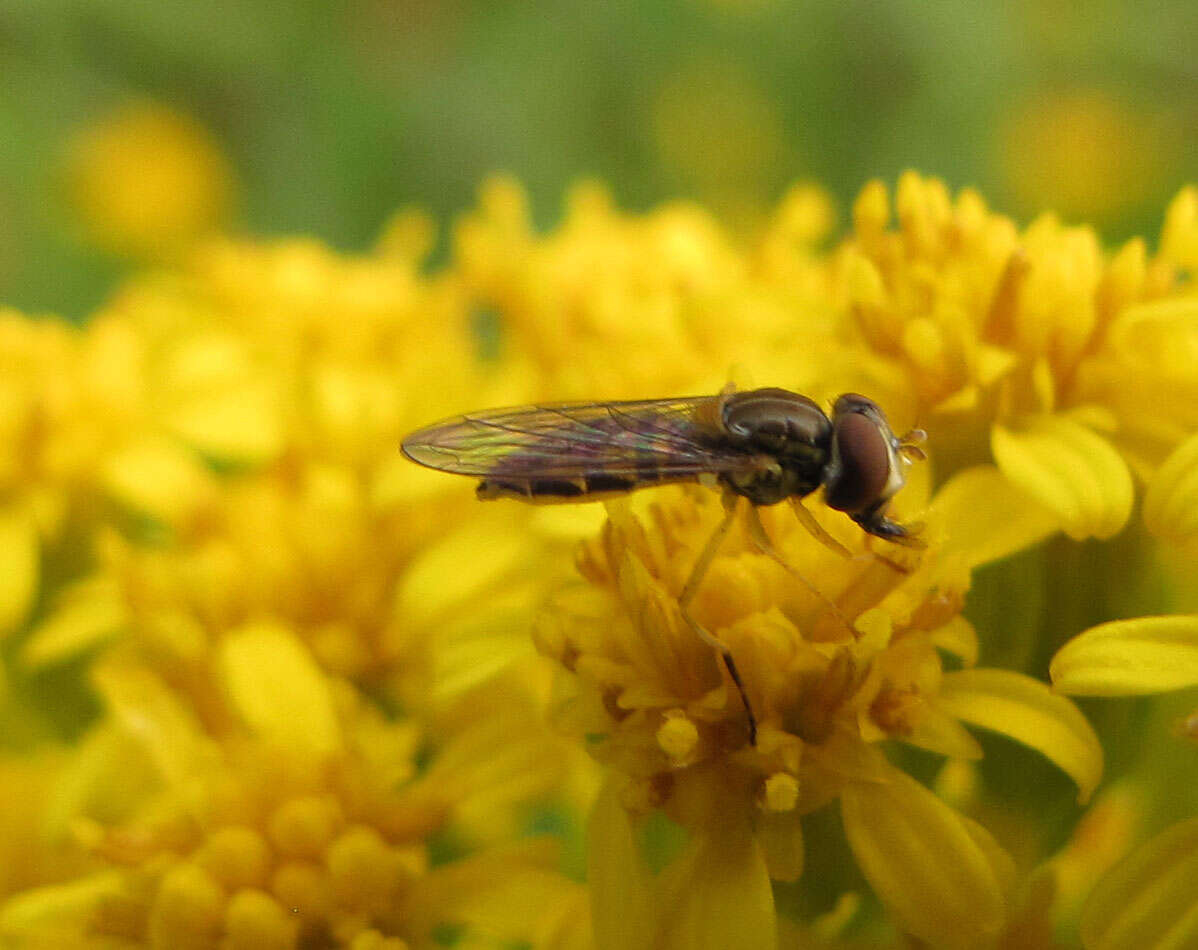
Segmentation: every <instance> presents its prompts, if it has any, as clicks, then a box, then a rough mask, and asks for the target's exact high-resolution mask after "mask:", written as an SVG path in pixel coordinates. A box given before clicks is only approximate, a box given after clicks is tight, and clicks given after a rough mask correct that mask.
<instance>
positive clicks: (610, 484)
mask: <svg viewBox="0 0 1198 950" xmlns="http://www.w3.org/2000/svg"><path fill="white" fill-rule="evenodd" d="M584 480H585V481H586V485H587V491H588V492H595V493H598V492H608V491H632V489H634V488H636V487H638V481H637V479H634V478H629V477H628V476H627V475H609V474H606V473H604V472H596V473H595V474H594V475H588V476H587V477H586V478H585V479H584Z"/></svg>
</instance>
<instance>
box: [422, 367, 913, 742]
mask: <svg viewBox="0 0 1198 950" xmlns="http://www.w3.org/2000/svg"><path fill="white" fill-rule="evenodd" d="M925 437H926V436H925V435H924V433H923V432H922V431H920V430H913V431H912V432H910V433H908V434H907V435H905V436H903V437H902V438H897V437H896V436H895V435H894V433H893V432H892V431H891V429H890V424H889V423H888V422H887V420H886V416H885V414H884V413H883V412H882V410H881V408H880V407H879V406H878V405H877V403H875V402H874V401H873V400H871V399H867V398H866V397H865V396H860V395H857V394H856V393H846V394H844V395H843V396H840V397H839V398H838V399H837V400H836V402H835V404H834V405H833V406H832V412H831V415H828V414H827V413H825V412H824V410H823V409H821V408H820V406H819V405H818V404H817V403H816V402H815V401H814V400H812V399H810V398H808V397H807V396H803V395H800V394H799V393H793V392H790V391H788V390H785V389H777V388H767V389H754V390H749V391H747V392H735V391H733V390H732V389H731V388H728V389H726V390H725V391H724V392H722V393H720V394H719V395H717V396H691V397H684V398H678V399H647V400H633V401H622V402H566V403H549V404H543V405H536V406H521V407H517V408H513V409H494V410H487V411H484V412H479V413H470V414H467V415H463V416H455V417H453V418H451V419H446V420H444V421H442V422H438V423H434V424H433V425H431V426H428V427H426V428H423V429H420V430H418V431H416V432H413V433H412V434H411V435H409V436H408V437H407V438H406V439H404V440H403V446H402V448H403V453H404V455H406V456H407V457H408V458H410V459H411V460H412V461H414V462H418V463H419V464H421V465H425V466H427V467H429V468H434V469H439V470H440V471H444V472H454V473H456V474H459V475H472V476H475V477H477V478H479V479H480V481H479V483H478V497H479V498H480V499H492V498H516V499H519V500H520V501H526V502H533V503H540V504H553V503H568V502H582V501H594V500H596V499H599V498H604V497H611V496H613V495H620V494H624V493H627V492H630V491H634V490H636V489H639V488H647V487H650V486H653V485H667V484H677V483H682V482H704V483H707V484H710V483H711V482H712V480H714V481H715V482H716V483H718V484H719V485H720V486H722V488H723V490H724V517H723V519H722V520H721V522H720V524H719V526H718V527H717V528H716V529H715V531H714V532H713V534H712V536H711V538H710V539H709V540H708V542H707V544H706V546H705V547H704V548H703V551H702V552H701V553H700V554H699V557H698V559H697V560H696V562H695V565H694V567H693V568H692V570H691V573H690V576H689V578H688V580H687V582H686V584H685V585H684V586H683V589H682V592H681V593H680V594H679V597H678V604H679V608H680V610H681V613H682V616H683V618H684V619H685V620H686V622H687V624H688V625H689V626H690V627H691V628H692V629H693V630H694V631H695V633H696V634H697V635H698V636H699V637H700V638H701V639H702V640H703V641H704V642H705V643H707V644H708V645H710V646H711V647H712V648H713V649H715V650H716V651H717V652H718V653H719V654H720V656H721V658H722V659H723V661H724V665H725V666H726V667H727V669H728V673H729V675H730V676H731V678H732V681H733V683H735V684H736V687H737V689H738V690H739V691H740V696H741V699H742V700H743V701H744V704H745V711H746V716H747V719H748V724H749V741H750V742H751V743H753V744H755V743H756V735H757V723H756V719H755V717H754V715H753V710H752V707H751V706H750V704H749V700H748V696H747V695H746V694H745V689H744V685H743V684H742V683H741V679H740V674H739V673H738V671H737V668H736V663H735V661H734V660H733V658H732V654H731V651H730V650H729V648H728V646H727V645H726V644H724V643H723V642H722V641H721V640H719V639H718V638H716V637H715V636H713V635H712V634H711V633H710V632H708V631H707V630H705V629H704V628H703V627H702V626H700V625H699V623H697V622H696V621H695V620H694V618H693V617H691V615H690V609H689V608H690V604H691V602H692V601H693V600H694V597H695V594H696V593H697V591H698V589H699V585H700V583H701V582H702V580H703V577H704V575H705V574H706V572H707V568H708V567H709V566H710V564H711V562H712V560H713V559H714V558H715V555H716V552H717V551H718V549H719V546H720V544H721V543H722V542H723V540H724V538H725V537H726V536H727V534H728V531H729V529H730V528H731V526H732V522H733V519H734V517H735V514H736V510H737V508H738V507H740V499H742V498H744V499H747V500H748V502H749V504H748V506H747V511H748V522H747V524H748V528H749V533H750V536H751V537H752V538H753V541H754V543H755V544H756V545H757V546H758V547H759V548H760V549H761V550H762V551H763V552H764V553H765V554H767V555H769V556H770V557H772V558H773V559H774V560H776V561H778V563H780V564H782V566H783V567H785V568H786V569H787V570H788V571H790V572H791V573H792V574H794V575H796V576H797V577H798V578H799V579H800V580H802V581H803V583H804V584H806V585H807V586H808V587H811V584H810V583H809V582H808V581H807V580H806V579H805V578H803V577H802V575H801V574H798V572H797V571H796V570H795V569H794V568H793V567H791V566H789V565H787V564H786V562H785V561H784V560H783V559H782V557H781V555H779V554H778V553H777V552H776V551H775V549H774V548H773V545H772V544H771V543H770V540H769V537H768V535H767V534H766V532H765V527H764V525H763V524H762V523H761V517H760V515H758V513H757V507H758V506H761V505H775V504H778V503H779V502H782V501H787V502H789V503H790V504H791V506H792V507H793V509H794V511H795V514H796V515H797V516H798V518H799V521H800V522H801V523H802V524H803V526H804V527H805V528H807V530H809V531H810V532H811V533H812V534H814V535H815V536H816V537H817V538H818V539H819V540H820V541H821V542H823V543H824V544H825V545H827V546H828V547H831V548H833V549H834V550H836V551H838V552H839V553H841V554H843V555H846V556H847V555H848V553H849V552H848V551H847V550H846V549H845V548H844V546H843V545H841V544H840V542H838V541H837V540H836V539H835V538H833V537H832V536H831V535H829V534H828V533H827V532H826V531H825V530H824V529H823V528H822V527H821V526H820V524H819V522H818V521H816V520H815V518H814V516H812V514H811V513H810V512H809V511H808V510H807V509H806V508H805V507H804V506H803V504H802V503H801V499H802V498H804V497H806V496H807V495H810V494H811V493H812V492H814V491H815V490H816V489H818V488H820V487H822V488H823V489H824V502H825V503H826V504H827V505H828V507H830V508H833V509H835V510H837V511H843V512H844V513H845V514H847V515H848V516H849V517H850V518H851V519H852V520H853V521H855V522H856V523H857V524H858V525H860V526H861V528H862V529H863V530H865V531H866V532H868V533H869V534H871V535H874V536H876V537H879V538H884V539H886V540H887V541H892V542H895V543H897V544H905V545H908V546H910V547H922V546H923V542H922V541H921V540H920V539H919V538H918V537H916V536H915V532H914V530H913V529H912V528H911V527H909V526H904V525H902V524H899V523H898V522H895V521H892V520H891V519H890V518H888V517H887V515H886V508H887V505H888V503H889V502H890V499H891V498H893V497H894V495H895V494H896V493H897V492H898V491H899V489H900V488H902V487H903V484H904V483H905V480H906V474H905V472H906V464H907V463H908V462H909V461H910V460H911V459H922V458H923V457H924V455H923V451H922V450H921V449H920V448H919V443H920V442H922V441H923V439H924V438H925ZM812 589H813V590H814V588H812ZM816 593H817V594H818V593H819V592H818V591H816ZM820 596H823V595H822V594H821V595H820ZM825 599H826V598H825ZM833 609H835V605H833ZM846 623H847V622H846Z"/></svg>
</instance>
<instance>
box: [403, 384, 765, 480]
mask: <svg viewBox="0 0 1198 950" xmlns="http://www.w3.org/2000/svg"><path fill="white" fill-rule="evenodd" d="M718 398H719V397H717V396H693V397H684V398H679V399H649V400H641V401H628V402H578V403H556V404H545V405H537V406H519V407H516V408H513V409H495V410H489V411H484V412H479V413H470V414H468V415H464V416H455V417H454V418H452V419H446V420H444V421H442V422H438V423H435V424H433V425H431V426H428V427H427V428H424V429H420V430H419V431H417V432H414V433H412V434H411V435H409V436H408V437H407V438H406V439H404V441H403V452H404V454H405V455H407V457H408V458H410V459H412V460H413V461H414V462H419V463H420V464H421V465H427V466H428V467H429V468H436V469H440V470H442V471H445V472H456V473H458V474H462V475H476V476H479V477H481V478H488V477H494V476H504V477H508V478H519V479H581V478H587V477H588V476H594V475H612V476H620V477H622V478H627V479H630V480H634V481H646V482H649V481H668V480H670V479H686V478H694V477H696V476H698V475H702V474H704V473H712V474H719V473H722V472H733V471H742V470H744V469H746V468H747V467H749V466H750V465H751V463H752V458H753V456H752V454H751V453H749V452H748V451H746V450H743V449H740V448H738V447H737V446H734V445H729V444H728V442H727V439H726V437H725V436H724V435H723V433H722V432H721V431H720V429H718V428H717V426H716V425H715V423H714V421H713V420H714V418H715V410H716V404H717V401H718Z"/></svg>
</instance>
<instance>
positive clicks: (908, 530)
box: [849, 502, 928, 548]
mask: <svg viewBox="0 0 1198 950" xmlns="http://www.w3.org/2000/svg"><path fill="white" fill-rule="evenodd" d="M849 517H850V518H852V519H853V520H854V521H855V522H857V524H859V525H861V527H862V528H864V529H865V530H866V531H867V532H869V533H870V534H872V535H873V536H874V537H875V538H882V539H883V540H884V541H890V542H893V543H894V544H901V545H902V546H903V547H907V548H926V547H927V546H928V543H927V542H926V541H924V539H923V538H920V537H917V535H918V534H919V532H920V531H921V530H922V528H923V525H922V524H910V525H901V524H899V523H898V522H897V521H891V520H890V519H889V518H887V517H886V502H879V503H878V504H876V505H872V506H870V507H869V508H866V509H865V510H864V511H861V512H858V513H857V514H850V515H849Z"/></svg>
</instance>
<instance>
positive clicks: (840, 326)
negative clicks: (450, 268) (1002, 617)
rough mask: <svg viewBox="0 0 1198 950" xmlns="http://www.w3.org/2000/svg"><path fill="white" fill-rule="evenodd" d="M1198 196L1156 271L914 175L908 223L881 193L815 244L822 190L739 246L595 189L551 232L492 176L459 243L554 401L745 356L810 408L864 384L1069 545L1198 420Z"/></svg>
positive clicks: (675, 385)
mask: <svg viewBox="0 0 1198 950" xmlns="http://www.w3.org/2000/svg"><path fill="white" fill-rule="evenodd" d="M1195 195H1196V193H1195V191H1194V190H1193V189H1187V190H1184V191H1183V192H1182V193H1181V194H1180V195H1179V196H1178V197H1177V199H1176V200H1175V201H1174V202H1173V204H1172V205H1171V206H1170V208H1169V209H1168V212H1167V214H1166V221H1165V228H1164V231H1163V233H1162V237H1161V249H1160V251H1159V253H1158V254H1157V255H1156V256H1154V257H1153V256H1150V255H1149V254H1148V251H1147V249H1146V245H1145V243H1144V242H1143V241H1142V240H1139V239H1136V240H1133V241H1130V242H1129V243H1128V244H1126V245H1125V246H1124V247H1122V248H1120V249H1118V250H1117V251H1115V252H1113V253H1107V252H1105V251H1104V249H1103V247H1102V245H1101V243H1100V240H1099V238H1098V235H1097V234H1096V233H1095V232H1094V231H1093V230H1092V229H1090V228H1087V227H1067V226H1065V225H1063V224H1062V223H1061V222H1060V221H1059V220H1058V219H1057V218H1055V217H1053V216H1052V215H1045V216H1043V217H1041V218H1039V219H1037V220H1036V221H1034V222H1033V223H1032V224H1031V225H1029V226H1028V227H1027V228H1026V229H1025V230H1023V231H1022V232H1020V231H1019V229H1017V228H1016V226H1015V225H1014V223H1013V222H1012V221H1011V220H1009V219H1008V218H1005V217H1003V216H1001V215H998V214H994V213H993V212H991V211H990V210H989V209H988V208H987V206H986V204H985V202H984V201H983V199H982V198H981V196H979V195H978V194H977V193H976V192H973V191H970V190H965V191H963V192H961V193H960V195H958V196H957V198H956V199H955V200H954V199H953V198H952V197H951V196H950V195H949V192H948V189H947V188H946V187H945V186H944V184H943V183H941V182H939V181H936V180H934V179H924V178H921V177H920V176H918V175H916V174H915V173H907V174H905V175H904V176H903V177H902V178H901V179H900V181H899V185H898V189H897V192H896V195H895V197H894V211H895V213H896V216H897V228H892V227H891V217H892V209H891V199H890V196H889V195H888V194H887V192H886V189H885V187H884V186H883V185H882V184H881V183H879V182H873V183H871V184H870V185H867V186H866V187H865V188H864V189H863V190H862V192H861V195H860V197H859V198H858V199H857V201H856V203H855V205H854V212H853V220H854V227H853V231H852V233H851V234H850V235H849V236H848V237H847V238H846V239H845V240H844V241H843V242H842V243H841V244H840V246H839V247H837V248H835V249H834V250H832V251H831V252H822V251H820V250H818V241H819V240H820V239H821V238H822V237H823V236H824V235H825V234H826V232H827V228H828V224H829V221H830V216H829V214H828V211H827V202H826V200H825V199H822V198H821V197H820V196H819V194H818V192H815V191H814V190H812V189H810V188H807V189H802V188H800V189H796V190H795V191H793V192H792V193H790V194H789V195H787V196H786V198H785V199H784V200H783V202H782V204H781V206H780V207H779V209H778V211H777V212H776V214H775V215H774V217H773V219H772V220H770V221H769V222H768V223H767V224H766V225H765V226H764V227H763V228H762V229H761V230H760V232H759V234H758V235H757V237H756V239H755V240H754V241H749V242H744V243H738V242H737V241H735V240H734V239H733V238H732V237H731V236H730V235H728V234H727V233H726V231H725V230H724V229H722V228H721V227H720V225H719V224H718V222H716V221H715V220H713V218H712V217H711V216H710V215H708V214H706V213H705V212H704V211H703V209H701V208H697V207H693V206H686V205H671V206H666V207H663V208H660V209H658V210H656V211H653V212H650V213H649V214H646V215H628V214H620V213H618V212H617V211H615V210H613V209H612V207H611V205H610V201H609V200H608V199H607V197H606V195H605V194H603V193H602V192H601V191H599V190H597V189H596V188H594V187H585V188H580V189H578V190H576V191H575V192H574V194H573V195H572V196H571V199H570V201H569V202H568V205H567V209H566V215H565V223H564V224H563V225H562V227H561V228H560V229H559V230H558V231H556V232H554V233H553V234H551V235H548V236H545V237H543V238H542V237H538V236H537V235H536V234H535V233H534V232H533V230H532V227H531V224H530V222H529V218H528V213H527V210H526V207H525V200H524V197H523V194H522V192H520V190H519V189H518V188H517V187H516V186H515V185H514V184H512V183H511V182H508V181H496V182H493V183H491V184H490V185H489V186H488V187H487V188H486V189H485V190H484V192H483V199H482V203H481V207H480V209H479V211H478V212H477V213H475V214H473V215H471V216H470V217H468V218H467V219H466V220H464V221H463V222H462V223H461V224H460V225H459V227H458V229H457V232H456V235H455V238H456V240H455V250H456V259H455V267H456V270H457V272H458V273H459V274H460V275H461V277H462V279H463V281H464V283H465V286H466V287H467V288H468V291H469V293H470V294H471V296H472V297H474V298H475V299H476V300H478V301H479V302H480V304H481V305H482V306H483V307H485V308H487V309H488V310H489V311H493V312H494V314H496V315H497V318H498V321H499V324H500V333H499V339H500V345H501V350H502V351H503V352H504V354H505V356H507V357H509V358H511V359H512V360H514V361H516V362H518V363H526V364H527V365H528V368H529V370H530V372H531V375H532V377H533V379H534V380H535V381H536V383H535V384H534V385H535V386H536V388H537V389H538V395H539V396H542V397H544V398H558V399H560V398H591V399H597V398H621V397H624V398H635V397H642V396H663V395H682V394H687V393H701V392H714V391H716V390H718V389H719V387H720V386H721V385H722V384H723V382H724V381H725V380H726V378H727V373H728V369H729V366H737V367H743V368H745V369H747V370H748V373H749V374H750V375H751V376H752V377H753V380H754V382H756V383H757V384H759V385H764V384H774V385H783V386H786V387H787V388H791V389H795V390H798V391H802V392H806V393H809V394H811V395H813V396H814V397H815V398H817V399H831V398H834V397H835V396H836V395H838V394H839V393H841V392H845V391H853V390H857V391H861V392H865V393H867V394H869V395H870V397H871V398H874V399H876V400H877V401H878V402H879V403H880V404H882V405H884V406H885V407H886V409H887V411H888V412H889V413H890V414H891V416H892V417H894V418H897V419H900V420H903V421H912V422H918V423H919V424H920V425H921V426H923V427H925V428H926V429H927V430H928V431H929V433H930V436H931V443H930V444H931V450H932V456H933V458H934V459H935V464H936V473H935V474H936V478H937V479H938V480H939V481H944V480H946V479H947V478H948V477H950V476H951V475H952V474H954V473H955V472H957V471H960V470H962V469H964V468H967V467H970V466H973V465H977V464H984V463H991V462H993V463H994V464H996V465H997V466H998V467H999V469H1000V470H1001V471H1002V473H1003V475H1004V477H1006V478H1007V479H1008V480H1009V481H1010V482H1011V483H1012V484H1013V485H1015V486H1017V487H1019V488H1021V489H1022V490H1023V491H1024V492H1025V493H1026V494H1028V495H1029V496H1031V498H1033V499H1035V500H1036V502H1037V503H1039V504H1042V505H1044V506H1045V507H1046V508H1048V509H1049V510H1050V511H1052V512H1053V513H1054V514H1055V516H1056V519H1057V524H1058V526H1059V527H1060V528H1062V529H1063V530H1064V531H1065V532H1066V533H1067V534H1069V535H1070V536H1071V537H1074V538H1079V539H1080V538H1087V537H1099V538H1105V537H1109V536H1111V535H1113V534H1115V533H1116V532H1118V531H1119V530H1120V529H1121V528H1122V527H1123V525H1124V524H1125V523H1126V521H1127V518H1128V517H1129V515H1130V512H1131V506H1132V499H1133V484H1132V475H1133V473H1134V474H1135V475H1137V476H1139V477H1140V478H1142V479H1144V480H1147V479H1148V478H1150V477H1151V476H1152V474H1153V473H1154V472H1155V470H1156V469H1157V467H1158V466H1159V465H1160V464H1161V463H1162V462H1163V460H1164V459H1165V457H1166V456H1167V455H1168V454H1169V453H1170V452H1172V451H1173V450H1174V449H1175V448H1176V446H1177V445H1178V444H1179V443H1180V442H1181V441H1182V440H1183V439H1184V438H1185V437H1186V436H1188V435H1190V434H1191V433H1192V432H1193V431H1194V430H1195V428H1198V410H1196V409H1195V408H1194V407H1198V374H1196V373H1195V370H1194V367H1195V366H1196V365H1198V360H1196V359H1195V348H1196V347H1198V320H1196V319H1195V314H1196V313H1198V298H1196V297H1195V296H1194V293H1193V290H1192V287H1191V285H1190V284H1189V283H1188V281H1187V278H1186V274H1187V273H1188V271H1189V269H1190V268H1192V267H1193V261H1194V259H1195V257H1196V252H1195V250H1194V248H1195V247H1196V246H1198V197H1196V196H1195ZM663 354H668V358H666V359H663V357H662V355H663Z"/></svg>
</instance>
